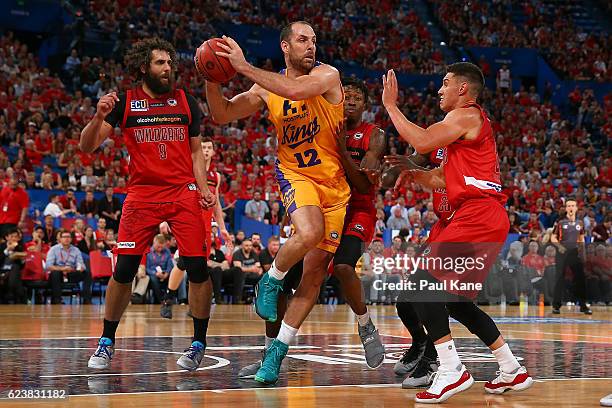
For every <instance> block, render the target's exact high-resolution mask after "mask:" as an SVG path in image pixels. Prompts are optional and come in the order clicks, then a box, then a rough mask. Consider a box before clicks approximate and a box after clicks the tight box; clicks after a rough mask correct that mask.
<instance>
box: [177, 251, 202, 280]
mask: <svg viewBox="0 0 612 408" xmlns="http://www.w3.org/2000/svg"><path fill="white" fill-rule="evenodd" d="M181 258H182V259H183V263H184V264H185V270H186V271H187V276H188V277H189V282H193V283H202V282H206V281H207V280H208V267H207V265H206V258H205V257H203V256H183V255H181Z"/></svg>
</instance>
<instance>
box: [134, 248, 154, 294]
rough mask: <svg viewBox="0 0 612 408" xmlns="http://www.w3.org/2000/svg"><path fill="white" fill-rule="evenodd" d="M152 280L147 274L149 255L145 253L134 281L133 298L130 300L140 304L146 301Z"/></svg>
mask: <svg viewBox="0 0 612 408" xmlns="http://www.w3.org/2000/svg"><path fill="white" fill-rule="evenodd" d="M150 281H151V278H149V275H147V255H143V256H142V259H141V261H140V265H139V266H138V272H136V276H134V281H133V282H132V299H131V300H130V301H131V302H132V304H136V305H138V304H143V303H144V302H145V298H146V296H147V289H148V287H149V282H150Z"/></svg>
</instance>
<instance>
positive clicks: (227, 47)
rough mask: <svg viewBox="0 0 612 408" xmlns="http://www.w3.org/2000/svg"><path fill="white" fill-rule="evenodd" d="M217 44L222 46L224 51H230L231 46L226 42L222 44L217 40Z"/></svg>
mask: <svg viewBox="0 0 612 408" xmlns="http://www.w3.org/2000/svg"><path fill="white" fill-rule="evenodd" d="M217 45H218V46H219V48H223V49H224V50H225V51H228V52H229V51H231V50H232V47H230V46H229V45H228V44H224V43H222V42H220V41H218V42H217Z"/></svg>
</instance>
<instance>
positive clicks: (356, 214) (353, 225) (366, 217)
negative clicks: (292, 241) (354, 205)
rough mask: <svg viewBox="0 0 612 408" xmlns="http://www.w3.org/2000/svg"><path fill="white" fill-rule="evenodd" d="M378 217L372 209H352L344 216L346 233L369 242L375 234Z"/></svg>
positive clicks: (344, 232)
mask: <svg viewBox="0 0 612 408" xmlns="http://www.w3.org/2000/svg"><path fill="white" fill-rule="evenodd" d="M375 224H376V217H375V215H373V214H372V213H371V212H370V211H366V210H359V209H351V208H350V207H349V209H348V211H347V212H346V217H344V231H343V234H344V235H352V236H354V237H357V238H359V239H360V240H361V241H363V242H365V243H366V244H369V243H370V241H372V237H373V236H374V225H375Z"/></svg>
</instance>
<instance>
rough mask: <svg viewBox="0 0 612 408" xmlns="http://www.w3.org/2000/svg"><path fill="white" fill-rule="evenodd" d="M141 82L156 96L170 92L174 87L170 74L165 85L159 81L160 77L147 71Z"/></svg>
mask: <svg viewBox="0 0 612 408" xmlns="http://www.w3.org/2000/svg"><path fill="white" fill-rule="evenodd" d="M143 80H144V82H145V84H147V87H149V89H150V90H151V91H153V93H155V94H156V95H163V94H167V93H168V92H170V91H171V90H172V87H173V86H174V79H173V76H172V73H170V76H169V77H168V83H167V84H164V83H163V82H162V81H161V79H160V77H156V76H153V75H151V72H150V71H147V73H146V74H145V75H144V78H143Z"/></svg>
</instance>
